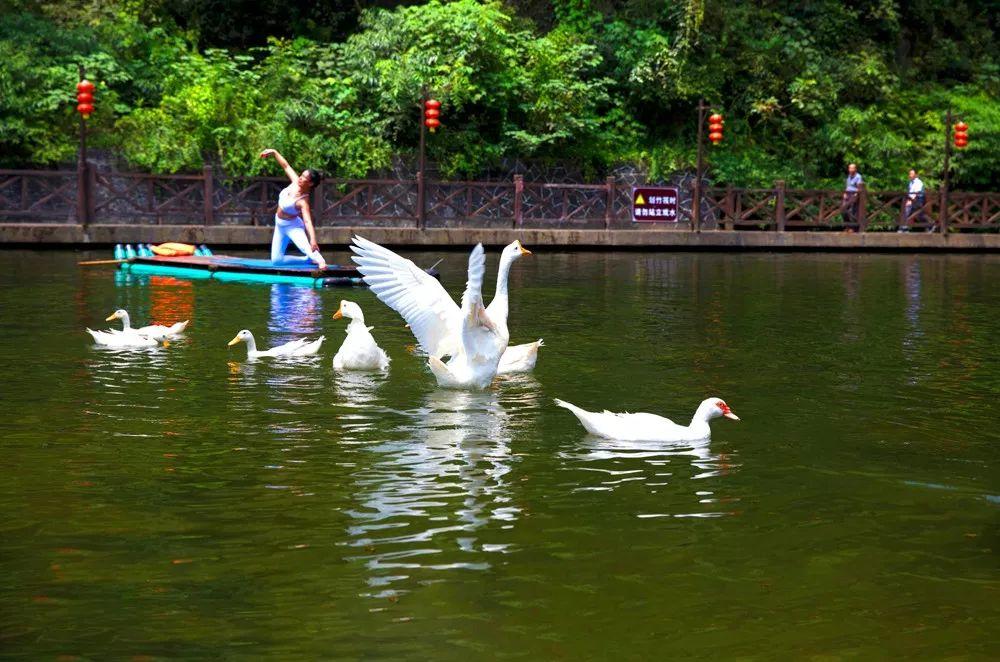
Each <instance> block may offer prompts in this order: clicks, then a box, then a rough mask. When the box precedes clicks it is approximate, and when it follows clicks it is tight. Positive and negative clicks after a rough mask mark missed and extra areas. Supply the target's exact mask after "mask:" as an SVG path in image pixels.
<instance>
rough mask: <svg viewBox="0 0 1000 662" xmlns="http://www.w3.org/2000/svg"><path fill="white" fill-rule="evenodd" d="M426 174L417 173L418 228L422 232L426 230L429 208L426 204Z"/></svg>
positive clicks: (421, 171)
mask: <svg viewBox="0 0 1000 662" xmlns="http://www.w3.org/2000/svg"><path fill="white" fill-rule="evenodd" d="M424 195H425V192H424V172H423V170H419V171H417V228H418V229H420V230H423V229H424V224H425V223H426V221H427V208H426V205H425V204H424Z"/></svg>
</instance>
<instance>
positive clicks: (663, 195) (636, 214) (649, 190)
mask: <svg viewBox="0 0 1000 662" xmlns="http://www.w3.org/2000/svg"><path fill="white" fill-rule="evenodd" d="M677 210H678V204H677V189H676V188H674V187H669V186H633V187H632V222H633V223H676V222H677V221H678V220H679V217H678V212H677Z"/></svg>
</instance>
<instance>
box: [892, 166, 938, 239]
mask: <svg viewBox="0 0 1000 662" xmlns="http://www.w3.org/2000/svg"><path fill="white" fill-rule="evenodd" d="M926 203H927V194H926V193H925V192H924V183H923V182H922V181H920V178H919V177H917V171H916V170H915V169H913V168H910V184H909V186H908V187H907V189H906V203H905V205H904V212H903V217H904V218H905V219H906V221H905V223H906V224H905V225H903V226H900V228H899V231H900V232H909V231H910V223H911V220H910V219H911V218H913V216H914V215H915V216H916V217H917V222H918V223H927V222H928V220H929V219H928V218H927V214H925V213H924V205H925V204H926ZM927 231H928V232H934V222H933V221H930V225H928V226H927Z"/></svg>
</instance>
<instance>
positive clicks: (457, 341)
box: [351, 237, 543, 375]
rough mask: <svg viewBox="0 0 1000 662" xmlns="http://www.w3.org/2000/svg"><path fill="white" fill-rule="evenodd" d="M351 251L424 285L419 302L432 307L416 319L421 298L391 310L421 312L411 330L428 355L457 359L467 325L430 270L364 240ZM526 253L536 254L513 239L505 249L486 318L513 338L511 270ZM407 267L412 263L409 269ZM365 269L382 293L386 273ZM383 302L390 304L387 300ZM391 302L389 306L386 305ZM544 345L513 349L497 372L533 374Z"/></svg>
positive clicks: (372, 283)
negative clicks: (461, 321)
mask: <svg viewBox="0 0 1000 662" xmlns="http://www.w3.org/2000/svg"><path fill="white" fill-rule="evenodd" d="M351 250H353V251H354V252H355V253H357V254H358V256H359V257H361V258H363V259H365V260H366V261H368V262H370V263H371V264H374V261H379V262H380V264H381V265H382V266H383V267H386V268H388V267H389V266H390V265H394V267H395V268H396V272H394V274H395V275H394V277H403V279H404V280H405V281H406V282H408V283H410V284H411V285H414V286H416V285H419V286H420V288H419V291H417V290H414V293H415V296H417V297H418V298H419V301H421V302H425V303H427V307H426V308H425V309H424V310H423V311H422V312H421V313H420V314H419V315H416V314H415V313H416V309H415V308H412V306H413V305H415V304H417V299H414V300H413V301H410V302H408V306H407V310H408V312H404V311H403V310H400V309H398V308H396V307H395V306H393V305H392V304H391V303H390V304H389V306H390V307H391V308H393V310H396V311H397V312H399V314H401V315H402V316H403V317H404V318H405V319H406V320H407V321H408V322H409V321H410V318H409V317H407V314H410V313H413V314H415V319H416V321H415V322H410V328H411V329H412V330H413V335H414V336H416V337H417V340H419V341H420V345H421V347H422V348H423V349H424V351H425V352H427V354H429V355H430V356H435V357H437V358H439V359H440V358H444V357H446V356H453V355H454V354H456V353H457V352H459V351H461V350H462V332H461V328H462V327H461V324H460V323H459V320H460V315H461V311H460V309H459V307H458V306H457V305H456V304H455V302H454V301H453V300H452V298H451V297H450V296H448V293H447V292H446V291H445V290H444V288H443V287H442V286H441V284H440V283H439V282H438V281H437V279H436V278H433V277H432V276H430V275H429V274H427V272H425V271H423V270H422V269H420V268H419V267H417V266H416V265H415V264H413V262H411V261H410V260H407V259H405V258H402V257H400V256H399V255H396V254H395V253H393V252H392V251H390V250H389V249H387V248H384V247H382V246H379V245H378V244H376V243H374V242H371V241H368V240H367V239H363V238H362V237H355V238H354V246H352V247H351ZM525 255H531V251H529V250H528V249H527V248H525V247H524V246H523V245H521V242H520V241H513V242H511V243H510V244H508V245H507V246H505V247H504V249H503V251H502V252H501V253H500V266H499V268H498V270H497V284H496V292H495V293H494V295H493V300H492V301H491V302H490V305H489V306H488V307H487V308H486V315H487V316H488V317H489V319H490V320H491V321H492V322H493V324H495V325H496V327H497V329H498V330H500V332H501V333H502V334H503V335H506V336H510V331H509V329H508V327H507V316H508V313H509V310H510V295H509V287H508V280H509V276H510V268H511V265H513V264H514V262H516V261H517V260H518V259H520V258H521V257H523V256H525ZM389 256H392V257H389ZM354 261H355V262H358V265H359V267H363V266H364V265H362V263H361V262H359V261H358V257H356V258H355V259H354ZM406 263H409V265H407V264H406ZM359 271H361V273H362V274H366V278H365V281H366V282H367V283H368V284H369V285H371V286H372V289H373V290H377V289H378V286H377V285H375V284H374V283H375V282H376V280H377V282H378V283H379V285H383V284H385V283H386V282H387V281H386V280H385V279H384V275H385V270H384V269H383V270H382V271H380V272H378V273H377V274H373V277H372V278H373V279H376V280H372V279H369V278H368V277H367V272H366V271H365V270H364V268H359ZM400 282H402V281H400ZM376 294H377V291H376ZM379 298H382V297H379ZM394 298H395V297H394ZM382 300H383V301H385V299H382ZM386 303H389V302H387V301H386ZM430 320H438V321H439V322H440V323H438V322H435V323H434V324H429V321H430ZM415 323H416V324H419V325H420V328H419V329H418V328H417V327H415V326H414V324H415ZM542 346H543V343H542V341H541V339H539V340H536V341H535V342H530V343H525V344H523V345H510V346H509V347H507V349H506V350H505V351H504V354H503V356H502V357H501V358H500V365H499V367H498V369H497V374H499V375H503V374H507V373H513V372H530V371H531V370H532V369H534V367H535V362H536V361H537V360H538V348H539V347H542Z"/></svg>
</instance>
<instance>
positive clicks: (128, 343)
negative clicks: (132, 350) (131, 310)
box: [87, 329, 160, 348]
mask: <svg viewBox="0 0 1000 662" xmlns="http://www.w3.org/2000/svg"><path fill="white" fill-rule="evenodd" d="M87 333H89V334H90V335H91V337H92V338H93V339H94V342H95V343H96V344H98V345H102V346H104V347H121V348H124V347H156V346H157V345H159V344H160V343H159V342H158V341H157V340H155V339H154V338H152V337H150V336H144V335H142V334H141V333H122V332H121V331H117V330H116V331H110V332H109V331H94V330H93V329H87Z"/></svg>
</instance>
